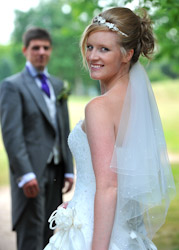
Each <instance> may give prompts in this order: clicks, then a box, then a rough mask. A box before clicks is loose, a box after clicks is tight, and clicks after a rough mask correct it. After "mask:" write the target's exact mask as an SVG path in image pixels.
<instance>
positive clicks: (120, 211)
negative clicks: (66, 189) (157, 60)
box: [110, 62, 175, 239]
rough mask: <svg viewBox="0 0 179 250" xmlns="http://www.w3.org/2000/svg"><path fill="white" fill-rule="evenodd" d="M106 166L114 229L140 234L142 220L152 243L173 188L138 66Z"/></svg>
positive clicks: (148, 87) (152, 100) (152, 99)
mask: <svg viewBox="0 0 179 250" xmlns="http://www.w3.org/2000/svg"><path fill="white" fill-rule="evenodd" d="M110 167H111V168H112V169H113V170H114V171H116V172H117V173H118V197H117V206H116V215H115V223H114V228H115V227H118V225H119V224H121V225H128V228H130V229H131V230H134V231H135V232H139V233H140V230H141V229H140V225H141V221H142V222H143V223H142V224H143V227H144V228H145V232H146V235H147V236H148V237H149V238H150V239H152V238H153V236H154V234H155V233H156V231H157V230H158V229H159V228H160V227H161V225H162V224H163V223H164V222H165V217H166V214H167V211H168V207H169V203H170V200H171V199H172V198H173V197H174V195H175V184H174V180H173V175H172V171H171V167H170V164H169V160H168V155H167V149H166V143H165V138H164V134H163V129H162V124H161V120H160V116H159V113H158V108H157V105H156V101H155V97H154V94H153V91H152V87H151V84H150V81H149V79H148V76H147V74H146V72H145V70H144V68H143V66H142V65H141V64H140V63H139V62H137V63H135V64H134V65H133V66H132V68H131V70H130V80H129V85H128V89H127V93H126V97H125V101H124V105H123V110H122V115H121V120H120V124H119V129H118V134H117V138H116V143H115V147H114V152H113V156H112V161H111V166H110ZM114 228H113V229H114Z"/></svg>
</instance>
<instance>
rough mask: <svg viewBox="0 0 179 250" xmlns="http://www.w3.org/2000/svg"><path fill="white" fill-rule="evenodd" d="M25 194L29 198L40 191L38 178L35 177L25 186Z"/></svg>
mask: <svg viewBox="0 0 179 250" xmlns="http://www.w3.org/2000/svg"><path fill="white" fill-rule="evenodd" d="M23 191H24V194H25V196H26V197H27V198H35V197H36V196H37V195H38V193H39V185H38V182H37V180H36V179H33V180H31V181H29V182H27V183H25V184H24V186H23Z"/></svg>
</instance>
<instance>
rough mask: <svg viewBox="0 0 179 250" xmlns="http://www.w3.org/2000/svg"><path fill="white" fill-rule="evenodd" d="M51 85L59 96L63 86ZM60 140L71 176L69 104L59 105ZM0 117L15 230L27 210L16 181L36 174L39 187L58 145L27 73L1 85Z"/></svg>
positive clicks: (40, 97)
mask: <svg viewBox="0 0 179 250" xmlns="http://www.w3.org/2000/svg"><path fill="white" fill-rule="evenodd" d="M50 82H51V83H52V86H53V88H54V92H55V95H56V96H57V95H58V94H59V93H60V91H61V90H62V87H63V83H62V82H61V81H60V80H59V79H57V78H55V77H53V76H51V77H50ZM56 109H57V123H58V128H59V136H60V140H59V141H60V145H59V147H60V154H61V160H62V163H61V166H60V167H62V168H63V170H64V173H65V172H66V173H72V172H73V165H72V157H71V153H70V151H69V148H68V146H67V137H68V134H69V119H68V110H67V103H66V101H62V102H60V101H59V102H58V101H57V103H56ZM0 117H1V129H2V135H3V141H4V145H5V148H6V151H7V154H8V159H9V165H10V180H11V195H12V221H13V229H15V226H16V223H17V221H18V219H19V217H20V215H21V213H22V212H23V210H24V209H25V206H26V204H27V200H28V199H27V198H26V197H25V195H24V194H23V190H22V189H20V188H19V187H18V185H17V180H18V178H19V177H21V176H22V175H24V174H26V173H28V172H34V173H35V174H36V176H37V179H38V182H39V184H40V183H41V182H42V181H43V180H42V175H43V173H44V169H45V167H46V163H47V159H48V157H49V154H50V152H51V151H52V148H53V145H54V143H55V136H56V134H55V133H56V132H55V128H54V126H53V124H52V122H51V119H50V115H49V112H48V109H47V106H46V103H45V101H44V98H43V95H42V93H41V90H40V89H39V88H38V86H37V85H36V83H35V81H34V79H33V78H32V77H31V76H30V74H29V73H28V72H27V70H26V69H24V70H23V71H22V72H20V73H18V74H16V75H13V76H11V77H8V78H6V79H5V80H4V81H3V82H2V84H1V85H0Z"/></svg>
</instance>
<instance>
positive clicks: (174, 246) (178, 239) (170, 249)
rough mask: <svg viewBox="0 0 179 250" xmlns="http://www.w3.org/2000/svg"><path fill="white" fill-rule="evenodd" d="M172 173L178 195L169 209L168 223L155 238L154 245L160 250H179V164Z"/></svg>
mask: <svg viewBox="0 0 179 250" xmlns="http://www.w3.org/2000/svg"><path fill="white" fill-rule="evenodd" d="M172 172H173V175H174V180H175V184H176V193H177V195H176V197H175V199H174V200H173V201H172V202H171V205H170V207H169V211H168V214H167V218H166V223H165V224H164V225H163V226H162V228H161V229H160V230H159V231H158V232H157V234H156V236H155V238H154V243H155V244H156V246H157V247H158V250H179V223H178V220H179V209H178V204H179V164H175V165H173V166H172Z"/></svg>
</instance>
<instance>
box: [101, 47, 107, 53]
mask: <svg viewBox="0 0 179 250" xmlns="http://www.w3.org/2000/svg"><path fill="white" fill-rule="evenodd" d="M101 51H102V52H107V51H109V49H108V48H105V47H102V48H101Z"/></svg>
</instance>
